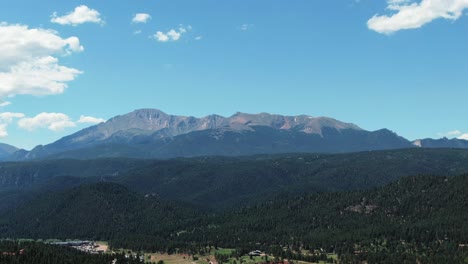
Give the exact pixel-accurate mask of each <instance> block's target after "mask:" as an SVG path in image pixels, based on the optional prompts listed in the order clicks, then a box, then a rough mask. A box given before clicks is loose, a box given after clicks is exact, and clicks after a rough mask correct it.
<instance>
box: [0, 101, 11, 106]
mask: <svg viewBox="0 0 468 264" xmlns="http://www.w3.org/2000/svg"><path fill="white" fill-rule="evenodd" d="M9 105H11V102H9V101H4V102H1V103H0V107H5V106H9Z"/></svg>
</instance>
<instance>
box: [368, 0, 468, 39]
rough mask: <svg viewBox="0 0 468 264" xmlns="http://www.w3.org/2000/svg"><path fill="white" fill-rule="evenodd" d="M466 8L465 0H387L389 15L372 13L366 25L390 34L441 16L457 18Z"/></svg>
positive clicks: (412, 27)
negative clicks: (417, 0)
mask: <svg viewBox="0 0 468 264" xmlns="http://www.w3.org/2000/svg"><path fill="white" fill-rule="evenodd" d="M467 8H468V1H467V0H421V1H419V2H415V1H413V0H389V1H387V10H389V11H390V13H391V14H389V15H374V16H373V17H372V18H371V19H369V21H367V26H368V28H369V29H371V30H374V31H376V32H378V33H382V34H391V33H394V32H397V31H399V30H405V29H416V28H420V27H422V26H423V25H425V24H427V23H430V22H432V21H433V20H435V19H439V18H443V19H448V20H452V21H454V20H457V19H458V18H460V17H461V16H462V15H463V11H464V10H465V9H467Z"/></svg>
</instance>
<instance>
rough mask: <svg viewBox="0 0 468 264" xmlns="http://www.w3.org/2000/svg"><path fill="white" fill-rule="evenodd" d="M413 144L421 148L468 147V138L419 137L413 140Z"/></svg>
mask: <svg viewBox="0 0 468 264" xmlns="http://www.w3.org/2000/svg"><path fill="white" fill-rule="evenodd" d="M413 145H414V146H416V147H421V148H468V140H464V139H458V138H452V139H448V138H446V137H444V138H441V139H432V138H426V139H419V140H415V141H413Z"/></svg>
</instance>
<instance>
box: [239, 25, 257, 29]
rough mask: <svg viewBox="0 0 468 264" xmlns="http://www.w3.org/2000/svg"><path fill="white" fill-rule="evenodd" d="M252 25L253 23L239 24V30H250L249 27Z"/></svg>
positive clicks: (252, 26)
mask: <svg viewBox="0 0 468 264" xmlns="http://www.w3.org/2000/svg"><path fill="white" fill-rule="evenodd" d="M254 27H255V25H254V24H242V25H240V26H239V30H241V31H247V30H250V29H252V28H254Z"/></svg>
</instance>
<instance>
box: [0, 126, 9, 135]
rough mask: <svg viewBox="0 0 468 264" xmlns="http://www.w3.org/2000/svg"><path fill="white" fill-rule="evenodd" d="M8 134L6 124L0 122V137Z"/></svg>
mask: <svg viewBox="0 0 468 264" xmlns="http://www.w3.org/2000/svg"><path fill="white" fill-rule="evenodd" d="M7 136H8V131H7V124H0V138H4V137H7Z"/></svg>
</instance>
